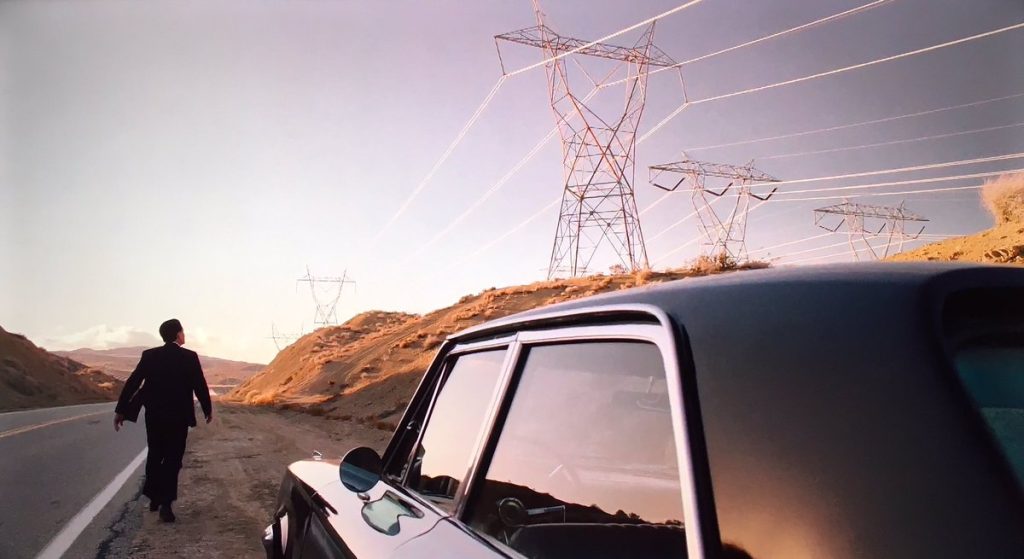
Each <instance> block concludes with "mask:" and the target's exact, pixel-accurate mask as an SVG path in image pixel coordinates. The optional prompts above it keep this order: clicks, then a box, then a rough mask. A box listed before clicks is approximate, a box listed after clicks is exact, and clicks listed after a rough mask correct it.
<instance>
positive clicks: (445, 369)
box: [398, 336, 515, 518]
mask: <svg viewBox="0 0 1024 559" xmlns="http://www.w3.org/2000/svg"><path fill="white" fill-rule="evenodd" d="M514 339H515V337H514V336H501V337H498V338H495V339H491V340H484V341H481V342H470V343H456V344H455V345H454V346H453V347H452V348H451V350H449V351H448V352H447V353H441V354H439V355H438V356H437V357H436V358H435V362H434V363H432V364H431V367H430V368H428V374H429V372H430V371H432V370H437V371H438V372H437V373H436V374H437V375H440V376H441V377H447V375H449V374H450V373H451V363H452V362H453V360H454V362H457V361H458V358H459V357H461V356H463V355H467V354H470V353H480V352H483V351H494V350H498V349H502V348H504V350H505V357H504V359H503V361H502V365H501V367H502V370H501V372H500V373H499V374H498V382H497V383H496V385H495V390H494V392H493V393H492V395H491V398H492V401H491V403H490V404H489V405H488V407H487V411H485V412H484V422H483V425H490V424H492V423H493V421H494V418H493V415H492V414H493V413H494V410H495V407H496V405H497V403H496V402H495V401H494V398H495V395H496V394H498V393H501V390H500V388H501V386H502V381H503V380H504V378H505V375H506V370H505V369H506V367H508V365H509V355H510V354H511V352H510V351H509V350H510V349H511V347H512V344H513V343H514V342H513V340H514ZM435 367H436V369H435ZM426 380H427V379H424V380H423V381H422V382H426ZM444 380H445V378H439V379H438V382H437V384H436V386H434V390H433V393H432V394H431V395H430V404H429V405H428V406H427V411H426V413H425V414H424V422H423V426H422V427H421V428H420V432H419V434H418V435H417V436H416V441H415V443H413V445H412V451H411V453H410V455H409V456H407V457H406V461H407V463H410V462H411V461H412V460H413V459H414V457H415V455H416V449H418V448H419V447H420V443H422V442H423V435H424V434H425V433H426V431H427V429H426V427H427V425H429V423H430V416H431V415H433V413H434V406H435V404H437V397H438V395H439V394H440V390H441V388H442V387H443V386H444ZM404 425H405V424H404V423H403V424H402V425H400V426H399V429H402V428H404ZM485 431H486V432H489V428H487V429H483V430H481V432H485ZM485 440H486V439H482V438H480V437H478V440H477V441H476V442H475V444H474V446H473V449H472V452H471V453H470V465H471V466H472V465H473V464H475V463H476V462H477V461H478V459H477V457H478V456H479V453H480V447H479V445H481V444H483V442H484V441H485ZM411 471H412V468H411V467H410V468H406V470H405V475H403V476H402V479H401V480H399V483H398V485H399V486H400V487H401V489H402V490H403V492H404V493H406V494H408V496H409V497H411V498H413V499H414V500H415V501H417V502H418V503H419V504H421V505H423V506H425V507H427V508H428V509H429V510H430V511H431V512H433V513H434V514H436V515H438V516H439V517H440V518H448V517H451V516H453V514H452V513H449V512H447V511H445V510H443V509H441V508H440V507H438V506H437V505H436V504H435V503H434V502H433V501H431V500H430V499H428V498H427V497H425V496H424V495H421V494H420V493H418V492H417V491H416V490H415V489H413V488H412V487H410V486H409V473H410V472H411ZM464 482H465V478H463V479H462V480H461V481H460V483H459V489H458V490H457V491H456V493H455V496H454V498H453V500H452V501H453V503H454V504H455V510H458V506H459V498H460V495H461V493H462V490H463V485H464Z"/></svg>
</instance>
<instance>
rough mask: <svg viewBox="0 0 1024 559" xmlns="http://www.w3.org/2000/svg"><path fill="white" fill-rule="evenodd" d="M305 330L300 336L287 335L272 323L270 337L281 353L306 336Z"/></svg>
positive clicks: (301, 330)
mask: <svg viewBox="0 0 1024 559" xmlns="http://www.w3.org/2000/svg"><path fill="white" fill-rule="evenodd" d="M303 330H305V328H301V329H300V330H299V333H298V334H285V333H284V332H281V331H280V330H278V329H277V325H276V324H274V323H273V322H271V323H270V336H269V337H270V339H271V340H274V345H275V346H277V351H281V350H282V349H284V348H286V347H288V346H290V345H291V344H292V342H294V341H295V340H297V339H299V338H301V337H302V336H303V335H304V334H303Z"/></svg>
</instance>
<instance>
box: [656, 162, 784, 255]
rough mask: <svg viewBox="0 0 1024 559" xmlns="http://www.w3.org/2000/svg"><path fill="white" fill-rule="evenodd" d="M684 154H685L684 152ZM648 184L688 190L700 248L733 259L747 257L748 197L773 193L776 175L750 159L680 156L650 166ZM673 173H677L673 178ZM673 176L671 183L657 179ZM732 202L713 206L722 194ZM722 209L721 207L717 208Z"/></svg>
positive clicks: (767, 196)
mask: <svg viewBox="0 0 1024 559" xmlns="http://www.w3.org/2000/svg"><path fill="white" fill-rule="evenodd" d="M683 157H684V158H685V157H686V154H685V153H684V154H683ZM650 173H651V184H653V185H654V186H656V187H658V188H660V189H662V190H666V191H669V192H673V191H675V190H677V189H679V188H680V187H687V188H688V189H689V190H690V191H691V195H690V198H691V200H692V201H693V209H694V212H695V213H696V214H697V220H698V228H699V229H700V233H701V236H702V237H703V243H702V245H703V247H704V249H703V250H702V252H703V253H704V254H706V255H708V256H713V257H714V256H719V255H723V254H724V255H726V256H728V257H730V258H732V259H733V260H735V261H736V262H744V261H746V260H747V214H748V213H750V202H751V200H758V201H760V202H765V201H767V200H768V199H769V198H771V197H772V194H775V190H776V188H775V187H773V186H771V183H773V182H778V181H779V179H777V178H775V177H773V176H771V175H769V174H767V173H764V172H762V171H759V170H757V169H755V168H754V162H753V161H751V162H750V163H747V164H746V165H744V166H738V165H729V164H727V163H709V162H706V161H695V160H692V159H683V160H682V161H677V162H675V163H665V164H662V165H653V166H651V167H650ZM673 175H678V177H679V178H678V180H675V177H674V176H673ZM666 176H673V181H674V182H672V183H671V186H666V185H664V184H661V183H660V182H659V180H661V179H663V178H664V177H666ZM730 196H731V197H732V198H734V201H733V202H732V203H729V204H727V205H726V206H725V207H723V208H719V209H718V210H716V209H715V207H714V204H716V203H718V202H720V201H721V200H722V199H724V198H728V197H730ZM720 210H723V211H720Z"/></svg>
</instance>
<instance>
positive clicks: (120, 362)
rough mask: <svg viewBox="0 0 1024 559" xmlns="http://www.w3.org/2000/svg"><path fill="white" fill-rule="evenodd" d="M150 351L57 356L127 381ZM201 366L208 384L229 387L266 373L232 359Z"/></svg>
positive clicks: (123, 349) (202, 357)
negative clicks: (144, 354) (259, 373)
mask: <svg viewBox="0 0 1024 559" xmlns="http://www.w3.org/2000/svg"><path fill="white" fill-rule="evenodd" d="M146 349H149V348H145V347H120V348H116V349H88V348H81V349H75V350H72V351H55V352H54V353H56V354H57V355H62V356H64V357H69V358H71V359H74V360H75V361H79V362H81V363H85V364H86V365H89V366H90V367H96V368H97V369H100V370H102V371H103V372H105V373H107V374H109V375H111V376H113V377H116V378H119V379H121V380H126V379H127V378H128V375H130V374H132V371H134V370H135V365H137V364H138V363H139V357H140V356H141V355H142V352H143V351H144V350H146ZM199 362H200V363H201V364H202V365H203V372H204V373H205V374H206V382H207V383H209V384H225V385H236V384H241V383H242V382H243V381H245V380H246V379H248V378H249V377H251V376H253V375H255V374H256V373H258V372H260V371H262V370H263V368H264V366H265V365H260V364H258V363H246V362H244V361H231V360H230V359H221V358H219V357H207V356H205V355H200V356H199Z"/></svg>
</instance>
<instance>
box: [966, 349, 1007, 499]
mask: <svg viewBox="0 0 1024 559" xmlns="http://www.w3.org/2000/svg"><path fill="white" fill-rule="evenodd" d="M955 364H956V369H957V373H958V374H959V375H960V379H961V380H962V381H963V384H964V387H965V388H966V390H967V392H968V393H969V394H970V395H971V399H972V401H973V402H974V405H975V406H977V408H978V411H979V412H981V415H982V417H984V419H985V422H986V423H987V424H988V426H989V428H990V429H991V431H992V435H993V437H994V438H995V440H996V441H997V442H998V443H999V446H1000V447H1001V448H1002V451H1003V453H1004V454H1005V455H1006V458H1007V460H1008V461H1009V462H1010V465H1011V466H1012V468H1013V471H1014V474H1015V475H1016V478H1017V483H1018V484H1019V485H1020V487H1022V488H1024V341H1021V342H1018V343H1001V344H986V345H977V346H972V347H966V348H964V349H961V350H960V351H959V352H958V353H957V355H956V358H955Z"/></svg>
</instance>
